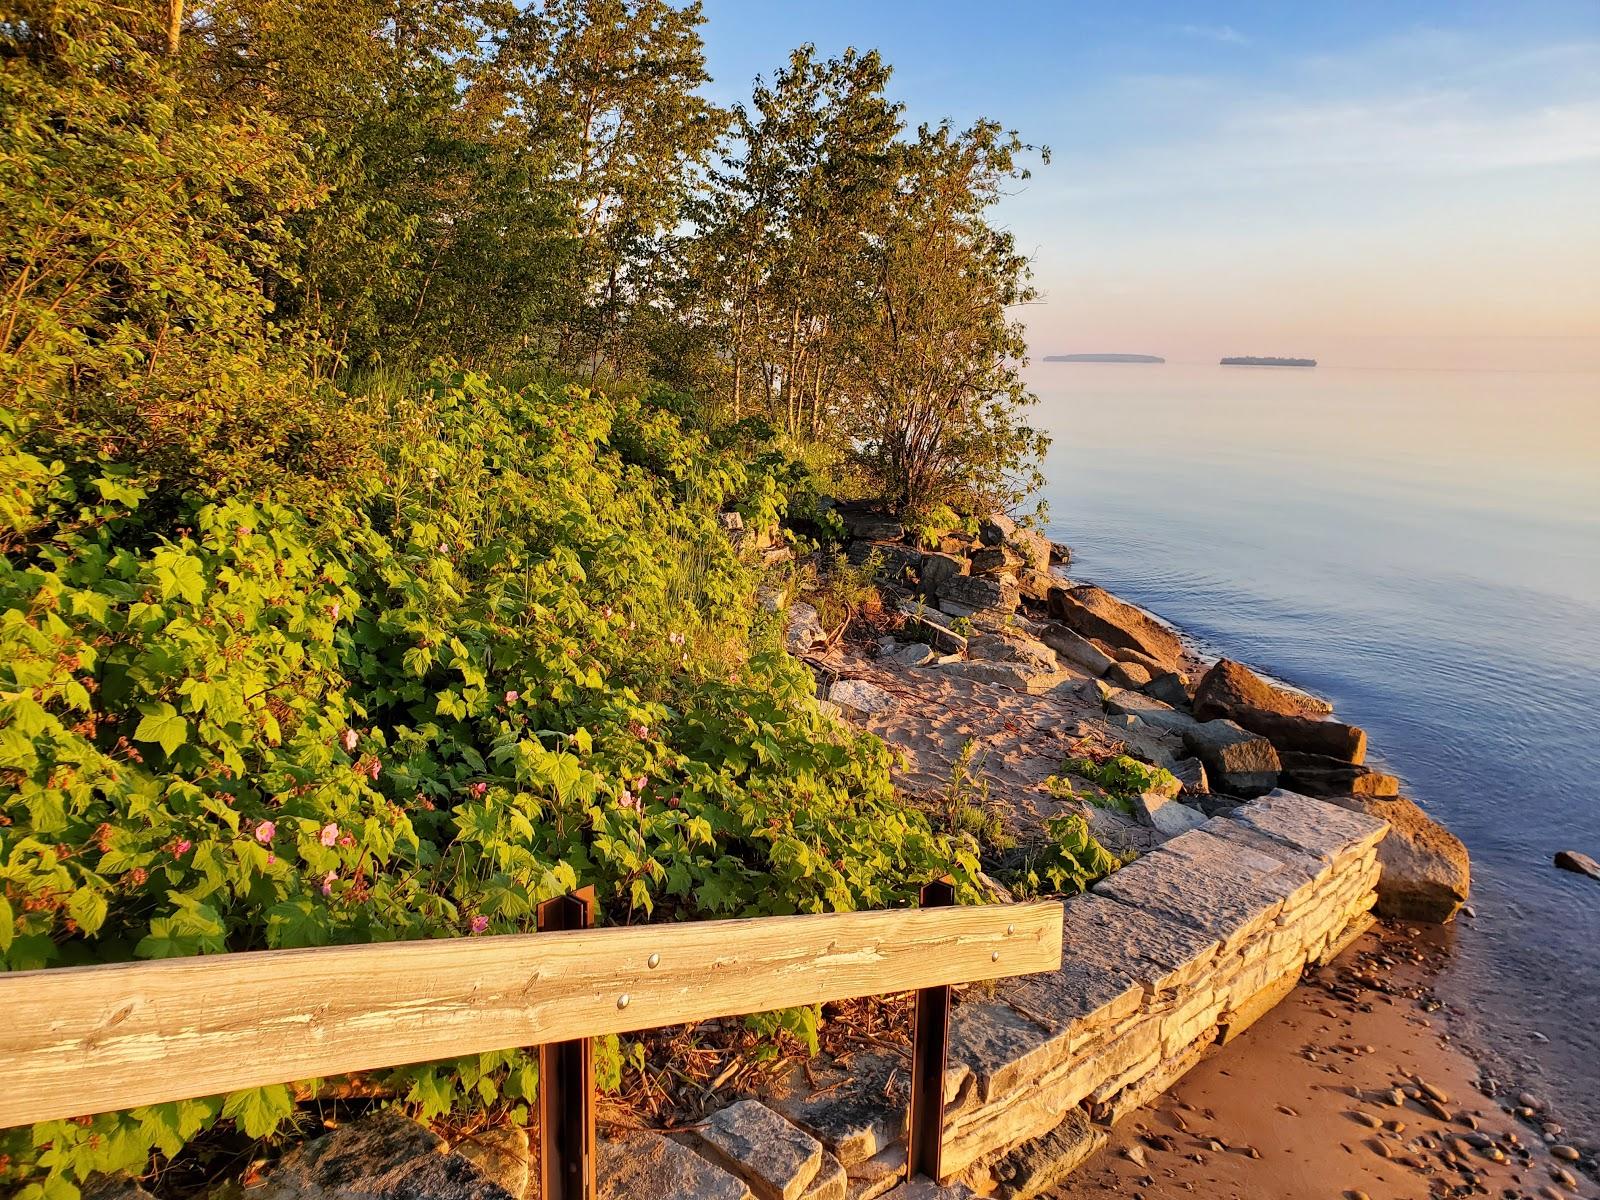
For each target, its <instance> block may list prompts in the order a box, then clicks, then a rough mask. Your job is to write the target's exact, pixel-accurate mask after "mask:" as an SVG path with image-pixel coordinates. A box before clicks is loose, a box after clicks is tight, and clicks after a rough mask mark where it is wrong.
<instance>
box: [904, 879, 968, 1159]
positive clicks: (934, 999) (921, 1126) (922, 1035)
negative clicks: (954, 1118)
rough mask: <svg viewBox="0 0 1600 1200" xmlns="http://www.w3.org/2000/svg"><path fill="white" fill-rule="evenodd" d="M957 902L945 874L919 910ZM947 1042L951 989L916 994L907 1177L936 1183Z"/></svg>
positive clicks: (926, 894)
mask: <svg viewBox="0 0 1600 1200" xmlns="http://www.w3.org/2000/svg"><path fill="white" fill-rule="evenodd" d="M955 902H956V886H955V880H953V879H951V878H950V876H948V875H946V876H945V877H944V878H943V879H936V880H934V881H933V882H932V883H929V884H926V885H924V886H923V889H922V907H923V908H948V907H950V906H951V905H953V904H955ZM949 1041H950V985H949V984H942V985H940V986H938V987H927V988H922V989H921V990H920V991H918V992H917V1008H916V1018H915V1023H914V1025H913V1033H912V1039H911V1113H910V1116H909V1118H908V1120H907V1121H906V1178H907V1179H908V1180H910V1179H916V1178H917V1177H918V1176H919V1175H920V1176H922V1177H923V1178H926V1179H930V1180H932V1181H933V1182H934V1183H938V1182H939V1177H940V1169H939V1167H940V1162H941V1159H942V1157H943V1154H944V1072H945V1060H946V1057H947V1054H948V1050H949Z"/></svg>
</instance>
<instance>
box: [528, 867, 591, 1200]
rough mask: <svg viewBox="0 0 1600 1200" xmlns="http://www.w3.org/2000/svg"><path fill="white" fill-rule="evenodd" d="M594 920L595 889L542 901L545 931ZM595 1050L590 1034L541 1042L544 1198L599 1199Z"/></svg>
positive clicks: (540, 915) (541, 918)
mask: <svg viewBox="0 0 1600 1200" xmlns="http://www.w3.org/2000/svg"><path fill="white" fill-rule="evenodd" d="M593 925H594V889H593V888H592V887H587V888H584V889H582V890H581V891H577V892H573V893H571V894H570V895H566V896H557V897H556V898H555V899H553V900H546V901H545V902H544V903H543V904H541V905H539V912H538V928H539V932H540V933H544V932H546V931H549V930H557V929H561V930H566V929H588V928H590V927H591V926H593ZM594 1153H595V1151H594V1050H593V1047H592V1044H591V1042H590V1039H589V1038H579V1039H577V1040H575V1041H569V1042H549V1043H546V1044H545V1045H542V1046H540V1047H539V1197H540V1200H594V1198H595V1195H596V1188H595V1162H594Z"/></svg>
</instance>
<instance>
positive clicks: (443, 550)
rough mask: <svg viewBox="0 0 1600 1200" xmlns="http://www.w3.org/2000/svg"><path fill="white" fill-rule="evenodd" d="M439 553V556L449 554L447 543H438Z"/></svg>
mask: <svg viewBox="0 0 1600 1200" xmlns="http://www.w3.org/2000/svg"><path fill="white" fill-rule="evenodd" d="M439 553H440V554H449V553H450V543H449V542H440V543H439Z"/></svg>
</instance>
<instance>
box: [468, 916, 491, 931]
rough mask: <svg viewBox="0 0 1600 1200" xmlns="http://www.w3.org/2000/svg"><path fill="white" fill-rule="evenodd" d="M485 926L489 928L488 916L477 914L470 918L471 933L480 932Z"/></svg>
mask: <svg viewBox="0 0 1600 1200" xmlns="http://www.w3.org/2000/svg"><path fill="white" fill-rule="evenodd" d="M487 928H489V918H488V917H485V916H482V915H479V916H476V917H473V918H472V932H473V933H482V932H483V931H484V930H485V929H487Z"/></svg>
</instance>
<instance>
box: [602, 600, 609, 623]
mask: <svg viewBox="0 0 1600 1200" xmlns="http://www.w3.org/2000/svg"><path fill="white" fill-rule="evenodd" d="M600 615H601V616H603V617H604V618H605V619H606V620H608V621H609V620H611V605H609V604H608V605H606V606H605V607H604V608H602V609H601V610H600Z"/></svg>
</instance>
